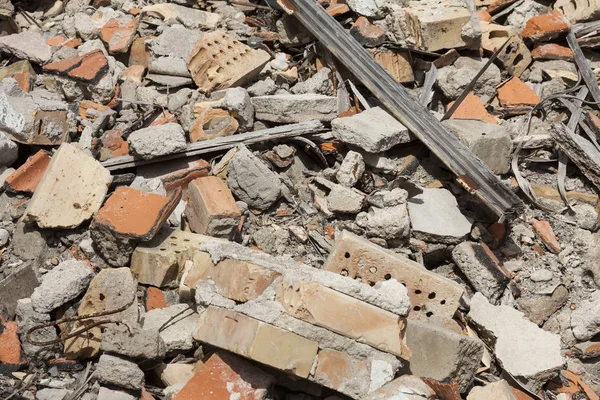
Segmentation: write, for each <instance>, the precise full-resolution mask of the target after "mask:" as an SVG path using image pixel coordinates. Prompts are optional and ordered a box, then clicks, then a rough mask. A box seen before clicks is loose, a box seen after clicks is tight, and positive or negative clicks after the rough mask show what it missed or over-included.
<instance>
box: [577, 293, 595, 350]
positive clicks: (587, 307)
mask: <svg viewBox="0 0 600 400" xmlns="http://www.w3.org/2000/svg"><path fill="white" fill-rule="evenodd" d="M571 328H572V329H573V335H574V336H575V338H576V339H578V340H589V339H591V338H592V337H593V336H594V335H596V334H597V333H599V332H600V292H594V293H593V294H592V297H591V298H590V299H588V300H585V301H582V302H581V303H579V304H577V308H576V309H575V310H573V312H572V313H571Z"/></svg>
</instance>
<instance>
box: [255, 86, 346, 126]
mask: <svg viewBox="0 0 600 400" xmlns="http://www.w3.org/2000/svg"><path fill="white" fill-rule="evenodd" d="M252 105H253V106H254V110H255V112H256V119H258V120H262V121H270V122H277V123H287V124H292V123H297V122H306V121H310V120H315V119H316V120H319V121H331V120H332V119H334V118H335V117H337V111H338V106H337V97H330V96H325V95H322V94H314V93H304V94H276V95H272V96H258V97H253V98H252Z"/></svg>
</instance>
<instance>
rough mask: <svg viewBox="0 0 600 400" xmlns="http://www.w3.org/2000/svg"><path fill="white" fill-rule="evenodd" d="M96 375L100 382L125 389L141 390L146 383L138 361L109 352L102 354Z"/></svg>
mask: <svg viewBox="0 0 600 400" xmlns="http://www.w3.org/2000/svg"><path fill="white" fill-rule="evenodd" d="M94 376H95V377H96V378H97V379H98V381H99V382H100V383H104V384H106V385H112V386H118V387H122V388H125V389H132V390H139V389H141V388H142V385H143V384H144V373H143V372H142V370H141V369H140V368H139V367H138V366H137V364H136V363H134V362H132V361H129V360H127V359H125V358H123V357H117V356H113V355H109V354H102V355H101V356H100V360H99V361H98V364H97V365H96V371H95V372H94Z"/></svg>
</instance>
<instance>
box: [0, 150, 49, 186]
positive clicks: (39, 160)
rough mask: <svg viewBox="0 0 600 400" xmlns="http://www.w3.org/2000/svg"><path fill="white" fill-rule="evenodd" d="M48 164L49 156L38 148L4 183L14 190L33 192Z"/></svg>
mask: <svg viewBox="0 0 600 400" xmlns="http://www.w3.org/2000/svg"><path fill="white" fill-rule="evenodd" d="M48 164H50V156H49V155H48V153H46V152H45V151H43V150H40V151H38V152H37V153H35V154H34V155H33V156H31V157H29V158H28V159H27V161H25V163H24V164H23V165H21V166H20V167H19V168H18V169H17V170H16V171H15V172H13V173H12V174H11V175H10V176H9V177H8V178H6V181H5V184H6V185H8V186H9V187H10V188H11V189H12V190H14V191H15V192H25V193H33V192H35V189H36V188H37V186H38V184H39V183H40V181H41V180H42V176H43V175H44V172H46V168H47V167H48Z"/></svg>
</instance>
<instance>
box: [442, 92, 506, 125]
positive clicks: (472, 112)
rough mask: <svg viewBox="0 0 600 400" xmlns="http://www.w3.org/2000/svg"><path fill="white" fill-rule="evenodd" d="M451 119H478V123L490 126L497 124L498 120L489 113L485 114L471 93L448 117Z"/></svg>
mask: <svg viewBox="0 0 600 400" xmlns="http://www.w3.org/2000/svg"><path fill="white" fill-rule="evenodd" d="M453 104H454V102H451V103H450V104H448V109H449V108H450V107H452V105H453ZM450 118H451V119H478V120H480V121H484V122H488V123H490V124H497V123H498V120H496V118H494V117H493V116H492V115H491V114H490V113H488V112H487V110H486V109H485V106H484V105H483V103H482V102H481V100H480V99H479V97H477V96H476V95H475V94H473V93H469V94H468V95H467V97H465V99H464V100H463V102H462V103H460V105H459V106H458V108H457V109H456V111H454V113H453V114H452V116H451V117H450Z"/></svg>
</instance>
